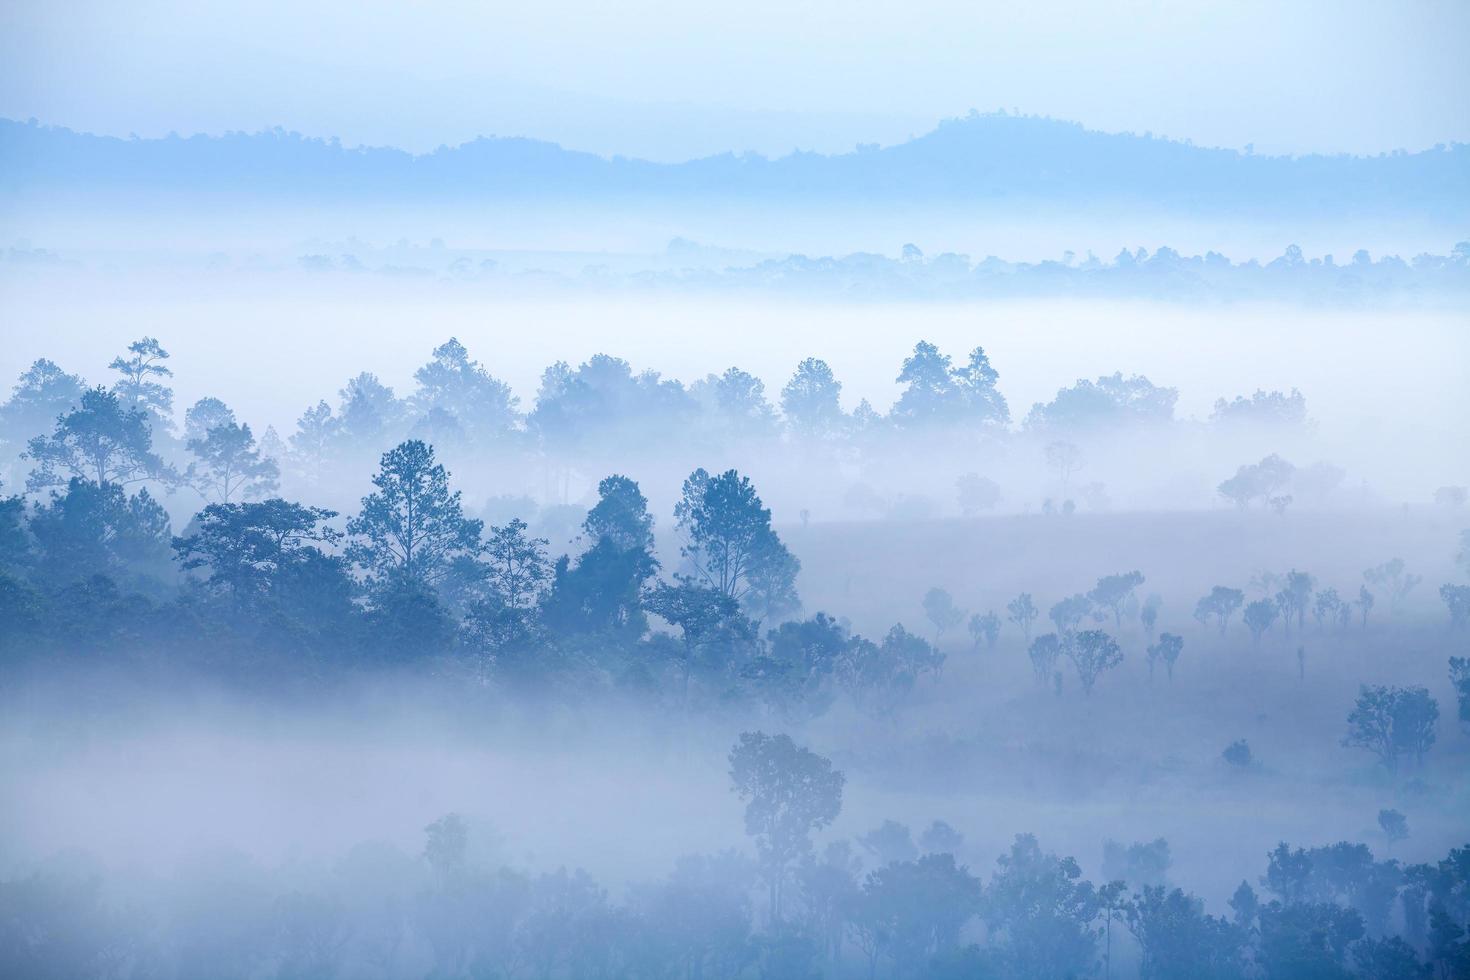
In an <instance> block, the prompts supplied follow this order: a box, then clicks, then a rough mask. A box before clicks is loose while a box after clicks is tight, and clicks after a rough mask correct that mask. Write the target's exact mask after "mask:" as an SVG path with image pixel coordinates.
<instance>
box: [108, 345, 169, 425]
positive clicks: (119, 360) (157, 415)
mask: <svg viewBox="0 0 1470 980" xmlns="http://www.w3.org/2000/svg"><path fill="white" fill-rule="evenodd" d="M166 360H168V351H166V350H164V349H163V345H162V344H160V343H159V342H158V341H157V340H155V339H154V338H152V337H144V338H142V339H140V340H135V341H133V342H132V343H131V344H129V345H128V350H127V353H126V354H123V355H119V356H118V357H114V358H113V359H112V363H111V364H109V365H107V366H108V368H109V369H110V370H113V371H116V372H117V373H118V379H117V381H116V382H115V383H114V384H113V386H112V391H113V393H114V394H116V395H117V396H118V398H119V400H120V401H121V402H122V405H123V408H124V410H125V411H134V410H136V411H139V412H142V413H143V415H144V417H145V418H146V419H147V420H148V424H149V426H150V428H151V427H154V426H157V427H158V428H159V429H161V430H162V431H164V432H171V431H172V430H173V427H174V420H173V415H174V392H173V389H172V388H170V387H169V386H168V385H166V384H165V383H164V381H163V379H165V378H171V377H173V374H174V373H173V371H171V370H170V369H169V367H168V365H166V364H164V363H163V362H164V361H166Z"/></svg>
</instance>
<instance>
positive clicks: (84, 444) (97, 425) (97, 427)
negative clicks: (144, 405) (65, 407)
mask: <svg viewBox="0 0 1470 980" xmlns="http://www.w3.org/2000/svg"><path fill="white" fill-rule="evenodd" d="M22 458H24V459H29V460H31V461H33V462H34V463H35V464H36V468H35V469H34V470H32V471H31V475H30V478H29V479H27V480H26V489H27V490H29V491H31V492H35V491H37V490H44V489H47V488H49V487H58V486H65V485H66V484H67V481H68V480H70V479H73V478H79V479H83V480H90V481H91V482H93V483H95V484H97V485H98V486H106V485H108V484H118V485H128V484H133V483H142V482H144V481H147V480H157V481H159V482H161V483H163V484H165V485H172V484H173V482H175V481H174V474H173V472H172V470H170V469H169V468H168V467H167V466H165V465H164V462H163V460H162V459H161V458H160V457H159V456H158V454H157V453H155V452H154V451H153V434H152V432H151V431H150V429H149V425H148V418H147V416H146V415H145V414H144V413H143V412H142V410H141V409H137V408H125V407H124V406H123V403H122V402H121V401H120V400H119V398H118V397H117V395H115V394H113V393H112V392H110V391H107V390H106V389H103V388H92V389H90V390H88V391H86V392H83V394H82V396H81V402H80V404H79V405H78V407H77V408H76V409H74V410H72V411H70V412H67V413H66V414H64V415H61V416H60V417H58V418H57V419H56V428H55V430H54V431H53V432H52V433H51V435H49V436H36V437H35V438H33V439H32V440H31V441H30V443H29V444H28V445H27V447H26V452H25V454H24V456H23V457H22Z"/></svg>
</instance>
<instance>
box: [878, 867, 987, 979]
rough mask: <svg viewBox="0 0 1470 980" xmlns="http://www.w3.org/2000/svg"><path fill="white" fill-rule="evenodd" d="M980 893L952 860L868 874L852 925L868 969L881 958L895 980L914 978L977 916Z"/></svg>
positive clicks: (947, 949)
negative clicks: (866, 955)
mask: <svg viewBox="0 0 1470 980" xmlns="http://www.w3.org/2000/svg"><path fill="white" fill-rule="evenodd" d="M982 892H983V889H982V886H981V884H980V881H979V879H977V878H976V877H974V876H973V875H971V874H970V873H969V870H968V869H967V868H964V867H962V866H959V865H957V864H956V863H955V859H954V855H953V854H926V855H924V856H923V857H920V858H917V859H911V860H904V861H893V862H891V863H888V864H885V865H883V866H882V867H879V868H877V869H875V870H874V871H872V872H871V873H869V875H868V877H867V879H866V880H865V881H864V882H863V890H862V894H861V897H860V898H859V900H858V902H857V903H856V912H855V915H854V923H853V924H854V926H855V928H856V930H857V932H858V939H859V945H860V946H861V947H862V948H863V950H864V952H865V953H867V954H868V956H869V966H870V968H871V967H873V966H876V961H877V959H878V958H879V957H886V958H887V959H888V960H889V961H890V962H891V963H892V964H893V968H894V970H895V973H896V975H898V976H914V975H917V974H918V972H919V971H920V970H922V969H924V967H925V966H927V965H928V964H930V963H931V962H933V960H934V959H935V958H936V957H941V956H944V955H945V954H948V953H950V952H952V951H953V950H954V949H955V948H956V947H957V946H958V945H959V938H960V933H961V931H962V930H963V929H964V927H965V925H966V923H968V922H969V920H970V919H971V918H973V917H974V916H975V914H976V913H977V912H978V911H979V910H980V907H981V904H982Z"/></svg>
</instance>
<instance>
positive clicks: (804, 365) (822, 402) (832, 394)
mask: <svg viewBox="0 0 1470 980" xmlns="http://www.w3.org/2000/svg"><path fill="white" fill-rule="evenodd" d="M841 394H842V383H841V382H840V381H838V380H837V379H836V378H835V377H834V376H833V374H832V369H831V368H830V367H828V366H827V362H826V361H822V360H818V359H817V358H815V357H808V358H807V359H806V360H804V361H802V362H801V363H800V364H798V365H797V366H796V373H795V374H793V375H792V376H791V380H790V381H788V382H786V387H784V388H782V389H781V414H782V415H784V416H785V418H786V423H787V425H789V426H790V427H791V429H792V431H793V432H795V433H796V434H798V435H801V436H804V437H807V438H811V439H824V438H827V437H829V436H831V435H833V434H835V433H837V432H840V431H841V429H842V426H843V422H844V421H845V419H844V416H843V414H842V406H841V405H840V404H839V402H838V398H839V396H840V395H841Z"/></svg>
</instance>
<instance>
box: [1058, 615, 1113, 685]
mask: <svg viewBox="0 0 1470 980" xmlns="http://www.w3.org/2000/svg"><path fill="white" fill-rule="evenodd" d="M1065 647H1066V649H1065V652H1066V654H1067V657H1068V659H1070V660H1071V661H1072V665H1073V666H1074V667H1076V668H1077V679H1078V680H1079V681H1081V682H1082V693H1083V694H1086V695H1091V694H1092V686H1093V685H1094V684H1096V683H1097V678H1098V676H1099V675H1100V674H1101V673H1102V672H1103V671H1105V670H1111V669H1112V668H1114V667H1116V666H1118V665H1119V664H1120V663H1122V662H1123V650H1122V648H1120V647H1119V646H1118V642H1117V641H1116V640H1114V639H1113V638H1112V637H1111V636H1109V635H1108V634H1106V633H1104V632H1103V631H1102V630H1082V631H1081V632H1079V633H1075V634H1073V635H1072V636H1071V637H1070V638H1069V639H1068V641H1067V643H1066V644H1065Z"/></svg>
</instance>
